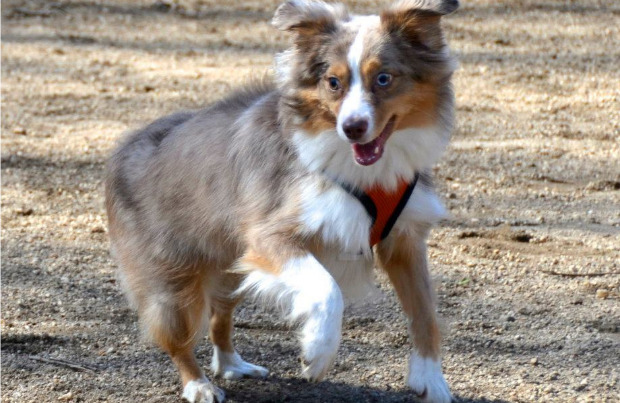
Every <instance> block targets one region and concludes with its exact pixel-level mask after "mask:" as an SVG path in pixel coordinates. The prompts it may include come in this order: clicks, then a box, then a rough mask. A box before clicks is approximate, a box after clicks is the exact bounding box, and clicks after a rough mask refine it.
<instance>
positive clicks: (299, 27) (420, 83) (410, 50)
mask: <svg viewBox="0 0 620 403" xmlns="http://www.w3.org/2000/svg"><path fill="white" fill-rule="evenodd" d="M457 8H458V1H457V0H403V1H400V2H397V3H396V4H394V5H393V6H391V7H389V8H387V9H385V10H383V11H382V12H381V14H380V15H373V16H353V15H350V14H349V13H348V11H347V10H346V8H345V7H344V6H343V5H341V4H327V3H323V2H312V1H304V0H294V1H290V2H287V3H285V4H283V5H281V6H280V7H279V8H278V10H277V11H276V13H275V17H274V19H273V25H274V26H276V27H277V28H279V29H281V30H285V31H291V32H293V33H294V35H295V39H294V46H293V48H292V49H290V50H289V51H287V52H284V53H283V54H282V55H280V56H279V58H278V59H277V66H276V68H277V73H278V84H279V87H280V89H281V91H282V93H283V94H284V100H285V103H286V105H287V106H288V107H290V108H291V109H292V110H293V111H294V114H295V115H296V116H297V118H298V120H297V122H296V123H297V124H299V125H300V126H301V127H302V129H303V130H304V132H305V133H307V134H308V135H318V134H320V133H323V132H325V131H332V132H333V130H334V129H336V132H337V134H338V136H339V137H340V138H341V141H345V142H349V143H351V147H352V149H353V156H354V159H355V161H356V162H357V163H358V164H360V165H372V164H374V163H376V162H377V161H378V160H379V159H381V157H382V155H383V151H384V147H385V144H386V142H387V141H388V138H389V137H390V136H391V134H392V133H393V132H394V131H401V130H404V129H408V128H424V127H429V126H433V125H435V124H436V123H437V121H438V120H440V119H441V116H440V115H441V111H440V109H441V103H442V99H441V96H442V95H441V92H442V91H443V87H445V86H446V85H449V84H447V83H448V82H449V79H450V76H451V74H452V72H453V70H454V66H455V63H454V61H453V59H452V58H451V56H450V53H449V51H448V50H447V47H446V45H445V41H444V38H443V34H442V31H441V27H440V19H441V17H442V16H443V15H446V14H448V13H451V12H452V11H454V10H456V9H457Z"/></svg>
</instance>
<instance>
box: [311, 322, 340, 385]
mask: <svg viewBox="0 0 620 403" xmlns="http://www.w3.org/2000/svg"><path fill="white" fill-rule="evenodd" d="M341 318H342V317H341V316H339V315H334V316H333V317H331V318H325V317H321V316H320V315H317V317H310V318H309V319H308V321H307V322H306V323H305V325H304V327H303V329H302V332H301V334H302V338H301V344H302V352H303V355H302V364H301V369H302V371H301V376H302V377H304V378H306V379H308V380H309V381H321V380H322V379H323V378H325V375H327V372H328V371H329V369H330V368H331V366H332V364H333V363H334V360H335V359H336V354H337V353H338V346H339V345H340V337H341V336H340V334H341V323H342V322H341V321H342V319H341Z"/></svg>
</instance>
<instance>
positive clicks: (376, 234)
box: [338, 172, 420, 248]
mask: <svg viewBox="0 0 620 403" xmlns="http://www.w3.org/2000/svg"><path fill="white" fill-rule="evenodd" d="M419 177H420V175H419V174H418V173H417V172H416V174H415V176H414V177H413V180H412V181H411V182H407V181H404V180H401V181H400V182H399V183H398V187H397V188H396V190H394V191H392V192H386V191H385V190H384V189H383V188H382V187H381V186H378V185H375V186H373V187H372V188H369V189H363V190H361V189H358V188H356V187H353V186H351V185H349V184H348V183H343V182H338V184H339V185H340V186H341V187H342V188H343V189H344V190H345V191H346V192H347V193H349V194H350V195H351V196H353V197H355V198H356V199H357V200H359V202H360V203H362V206H364V208H365V209H366V212H367V213H368V216H370V219H371V222H372V224H371V225H370V240H369V241H370V247H371V248H372V247H373V246H375V245H376V244H378V243H379V242H381V241H382V240H383V239H385V238H387V236H388V235H389V234H390V232H391V231H392V228H394V224H396V220H398V217H399V216H400V214H401V213H402V212H403V209H404V208H405V206H406V205H407V201H409V198H410V197H411V194H412V193H413V189H415V185H416V184H417V183H418V178H419Z"/></svg>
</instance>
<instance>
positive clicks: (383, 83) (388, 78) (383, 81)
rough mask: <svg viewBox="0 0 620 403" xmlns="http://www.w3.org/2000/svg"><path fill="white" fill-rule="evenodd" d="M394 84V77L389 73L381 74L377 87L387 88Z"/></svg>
mask: <svg viewBox="0 0 620 403" xmlns="http://www.w3.org/2000/svg"><path fill="white" fill-rule="evenodd" d="M391 82H392V75H391V74H388V73H379V75H378V76H377V85H378V86H379V87H387V86H388V85H390V83H391Z"/></svg>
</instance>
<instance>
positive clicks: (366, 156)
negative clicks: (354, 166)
mask: <svg viewBox="0 0 620 403" xmlns="http://www.w3.org/2000/svg"><path fill="white" fill-rule="evenodd" d="M383 141H384V140H383V136H379V137H377V138H376V139H374V140H373V141H371V142H370V143H366V144H353V145H352V147H353V156H354V157H355V161H356V162H357V163H358V164H360V165H372V164H374V163H375V162H377V161H379V159H380V158H381V156H382V155H383Z"/></svg>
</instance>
